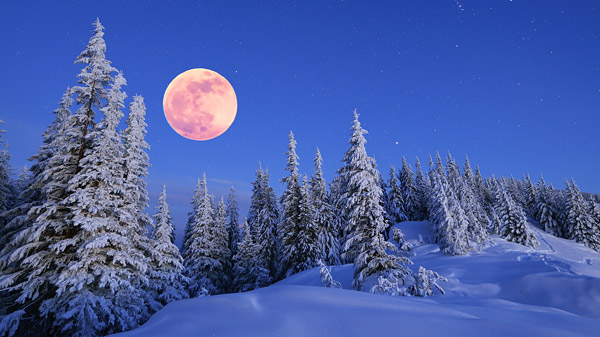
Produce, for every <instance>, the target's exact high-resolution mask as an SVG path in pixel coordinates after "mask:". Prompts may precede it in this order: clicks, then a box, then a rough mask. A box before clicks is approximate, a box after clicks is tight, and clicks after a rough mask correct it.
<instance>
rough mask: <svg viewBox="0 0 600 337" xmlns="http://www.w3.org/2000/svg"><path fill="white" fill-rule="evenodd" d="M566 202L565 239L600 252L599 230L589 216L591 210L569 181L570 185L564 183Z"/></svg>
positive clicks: (577, 189)
mask: <svg viewBox="0 0 600 337" xmlns="http://www.w3.org/2000/svg"><path fill="white" fill-rule="evenodd" d="M566 185H567V202H566V209H565V213H566V221H565V224H566V229H567V232H566V233H567V235H568V236H567V238H568V239H574V240H575V241H577V242H581V243H583V244H584V245H586V246H587V247H590V248H592V249H594V250H596V251H600V228H599V227H598V225H597V224H596V223H595V221H594V219H593V218H592V216H591V214H592V213H591V211H592V210H593V209H590V208H589V204H588V203H587V202H586V200H585V199H584V198H583V195H582V194H581V191H580V190H579V187H577V185H575V181H574V180H573V179H571V184H570V185H569V182H568V181H566Z"/></svg>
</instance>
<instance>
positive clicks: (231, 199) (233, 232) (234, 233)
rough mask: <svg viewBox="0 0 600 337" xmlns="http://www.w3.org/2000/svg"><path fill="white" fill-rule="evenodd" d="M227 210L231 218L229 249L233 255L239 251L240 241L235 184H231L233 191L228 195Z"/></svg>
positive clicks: (228, 227)
mask: <svg viewBox="0 0 600 337" xmlns="http://www.w3.org/2000/svg"><path fill="white" fill-rule="evenodd" d="M226 212H227V218H228V219H229V222H227V232H228V233H229V250H231V255H232V256H233V255H235V253H236V252H237V245H238V243H239V241H240V227H239V218H240V209H239V207H238V202H237V198H236V195H235V189H234V188H233V186H231V191H230V192H229V196H228V197H227V209H226Z"/></svg>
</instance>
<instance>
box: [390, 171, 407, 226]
mask: <svg viewBox="0 0 600 337" xmlns="http://www.w3.org/2000/svg"><path fill="white" fill-rule="evenodd" d="M388 189H389V190H388V200H387V203H386V207H385V210H386V212H387V214H388V216H389V218H390V221H391V222H392V224H397V223H400V222H402V221H407V220H408V217H407V216H406V213H405V212H404V199H402V190H401V189H400V186H399V185H398V179H397V178H396V169H395V168H394V166H393V165H390V177H389V180H388Z"/></svg>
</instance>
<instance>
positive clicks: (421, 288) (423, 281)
mask: <svg viewBox="0 0 600 337" xmlns="http://www.w3.org/2000/svg"><path fill="white" fill-rule="evenodd" d="M413 276H414V278H415V283H414V284H413V285H411V286H410V287H409V291H410V294H411V295H413V296H421V297H423V296H431V295H432V294H433V288H432V287H435V288H436V289H437V290H439V292H440V293H442V294H445V293H446V292H445V291H444V289H442V287H440V286H439V285H438V284H437V281H448V280H447V279H446V278H445V277H443V276H440V275H439V274H438V273H436V272H434V271H433V270H427V269H425V268H423V267H419V272H418V273H417V274H414V275H413Z"/></svg>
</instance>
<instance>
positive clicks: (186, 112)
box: [163, 68, 237, 140]
mask: <svg viewBox="0 0 600 337" xmlns="http://www.w3.org/2000/svg"><path fill="white" fill-rule="evenodd" d="M163 108H164V110H165V117H166V118H167V121H168V122H169V124H170V125H171V127H172V128H173V130H175V132H177V133H178V134H180V135H181V136H183V137H185V138H188V139H193V140H209V139H213V138H215V137H218V136H220V135H221V134H223V132H225V131H227V129H228V128H229V127H230V126H231V123H233V120H234V119H235V115H236V113H237V98H236V96H235V92H234V91H233V87H232V86H231V84H230V83H229V82H228V81H227V80H226V79H225V77H223V76H221V75H219V74H218V73H216V72H214V71H212V70H209V69H202V68H197V69H190V70H188V71H185V72H183V73H181V74H179V75H178V76H177V77H175V78H174V79H173V81H171V83H170V84H169V86H168V87H167V90H165V97H164V98H163Z"/></svg>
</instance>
